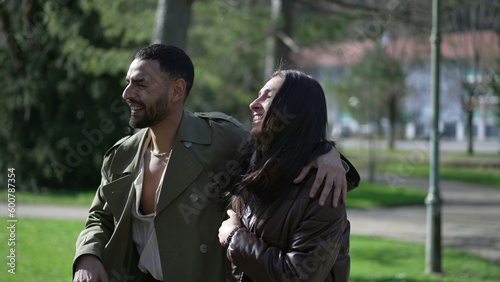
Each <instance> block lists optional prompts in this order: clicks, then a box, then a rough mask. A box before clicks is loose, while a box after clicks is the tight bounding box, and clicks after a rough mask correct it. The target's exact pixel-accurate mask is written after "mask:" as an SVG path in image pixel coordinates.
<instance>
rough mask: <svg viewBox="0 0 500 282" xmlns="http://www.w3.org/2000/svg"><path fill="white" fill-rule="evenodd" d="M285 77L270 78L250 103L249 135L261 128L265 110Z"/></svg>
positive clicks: (254, 134) (255, 134)
mask: <svg viewBox="0 0 500 282" xmlns="http://www.w3.org/2000/svg"><path fill="white" fill-rule="evenodd" d="M284 81H285V78H283V77H281V76H275V77H273V78H271V79H270V80H269V81H268V82H267V83H266V84H265V85H264V87H262V89H261V90H260V91H259V96H258V97H257V99H255V100H253V102H252V103H250V110H251V111H252V116H253V119H252V129H251V130H250V135H251V136H252V137H254V138H255V137H256V136H257V135H259V133H260V132H261V130H262V122H263V121H264V118H265V117H266V114H267V111H268V110H269V107H270V106H271V103H272V102H273V99H274V97H275V96H276V93H278V91H279V89H280V88H281V85H283V82H284Z"/></svg>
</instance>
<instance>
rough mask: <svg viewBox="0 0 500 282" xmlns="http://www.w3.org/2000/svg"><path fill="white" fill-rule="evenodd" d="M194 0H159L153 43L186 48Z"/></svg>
mask: <svg viewBox="0 0 500 282" xmlns="http://www.w3.org/2000/svg"><path fill="white" fill-rule="evenodd" d="M193 1H194V0H158V8H157V12H156V23H155V29H154V34H153V40H152V41H153V43H168V44H173V45H176V46H177V47H179V48H182V49H185V48H186V42H187V32H188V28H189V23H190V20H191V6H192V4H193Z"/></svg>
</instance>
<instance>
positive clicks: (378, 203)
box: [0, 181, 427, 209]
mask: <svg viewBox="0 0 500 282" xmlns="http://www.w3.org/2000/svg"><path fill="white" fill-rule="evenodd" d="M426 194H427V192H426V191H424V190H422V189H419V188H414V187H405V186H391V185H387V184H383V183H370V182H363V181H362V182H361V185H360V187H358V188H356V189H355V190H353V191H351V192H349V194H348V196H347V206H348V207H349V208H361V209H368V208H374V207H382V206H401V205H420V204H423V203H424V199H425V197H426ZM93 197H94V191H72V192H65V191H48V192H45V193H33V192H16V199H17V201H16V203H17V204H18V205H20V206H22V204H23V203H32V204H48V205H72V206H75V205H80V206H90V204H91V203H92V199H93ZM0 199H7V194H6V191H1V192H0Z"/></svg>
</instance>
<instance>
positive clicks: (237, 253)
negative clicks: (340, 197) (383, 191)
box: [227, 165, 359, 282]
mask: <svg viewBox="0 0 500 282" xmlns="http://www.w3.org/2000/svg"><path fill="white" fill-rule="evenodd" d="M315 175H316V174H315V173H310V174H309V175H308V177H307V178H306V180H304V181H303V182H302V183H301V184H300V185H291V186H290V189H291V192H290V194H289V196H288V197H287V199H285V200H284V201H283V203H282V204H281V206H280V207H279V208H278V210H277V211H276V212H275V213H274V214H273V215H271V216H270V217H269V218H268V219H267V220H266V221H265V222H264V224H262V226H260V227H257V226H256V216H255V214H254V210H255V207H252V206H250V207H249V208H248V209H247V214H245V215H244V217H243V218H242V224H243V228H241V229H239V230H238V231H236V233H234V235H233V236H232V238H231V241H230V244H229V246H228V248H227V257H228V259H229V261H230V262H231V269H230V270H228V274H227V280H228V281H299V280H303V281H336V282H337V281H348V280H349V271H350V257H349V234H350V224H349V221H348V220H347V215H346V208H345V206H344V205H343V204H339V205H338V207H337V208H332V207H331V205H327V204H325V206H323V207H321V206H320V205H319V204H318V201H319V196H318V195H317V197H316V198H314V199H311V198H309V191H310V187H311V186H312V184H313V182H314V178H315ZM349 178H350V179H349ZM348 183H349V184H350V186H351V187H350V189H351V190H352V189H354V188H355V187H356V186H358V184H359V174H358V173H357V171H356V170H355V169H354V167H353V166H352V165H351V170H350V171H349V173H348ZM353 184H354V186H353ZM318 194H319V193H318ZM332 197H333V193H330V196H329V199H328V201H327V203H328V202H329V203H331V201H332Z"/></svg>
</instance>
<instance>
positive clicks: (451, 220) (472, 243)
mask: <svg viewBox="0 0 500 282" xmlns="http://www.w3.org/2000/svg"><path fill="white" fill-rule="evenodd" d="M364 179H366V178H364ZM377 180H378V181H384V179H383V177H381V176H378V177H377ZM398 184H400V185H405V186H414V187H421V188H422V189H428V186H429V184H428V181H427V180H425V179H420V180H418V179H404V178H402V179H400V182H399V183H398ZM360 188H361V189H363V188H362V186H361V187H360ZM440 191H441V194H440V195H441V198H442V200H443V206H442V207H441V215H442V217H441V221H442V228H441V232H442V244H443V246H445V247H453V248H457V249H460V250H462V251H465V252H468V253H471V254H475V255H478V256H481V257H484V258H486V259H489V260H491V261H494V262H498V263H500V189H494V188H489V187H484V186H480V185H471V184H465V183H461V182H453V181H441V182H440ZM426 215H427V211H426V206H425V205H424V204H422V205H421V206H410V207H408V206H405V207H396V208H377V209H370V210H357V209H349V210H348V217H349V219H350V221H351V224H352V232H353V233H354V234H364V235H371V236H380V237H385V238H390V239H396V240H403V241H412V242H420V243H425V239H426V232H427V223H426Z"/></svg>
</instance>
